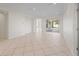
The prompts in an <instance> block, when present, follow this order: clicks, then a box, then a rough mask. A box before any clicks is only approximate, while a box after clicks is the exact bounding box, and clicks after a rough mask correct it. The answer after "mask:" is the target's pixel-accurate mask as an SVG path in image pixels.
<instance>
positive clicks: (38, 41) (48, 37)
mask: <svg viewBox="0 0 79 59" xmlns="http://www.w3.org/2000/svg"><path fill="white" fill-rule="evenodd" d="M0 55H2V56H4V55H5V56H70V55H72V54H71V53H70V51H69V49H68V47H67V46H66V44H65V42H64V39H62V37H61V35H60V34H59V33H56V32H53V33H50V32H47V33H30V34H28V35H25V36H22V37H18V38H15V39H10V40H5V41H0Z"/></svg>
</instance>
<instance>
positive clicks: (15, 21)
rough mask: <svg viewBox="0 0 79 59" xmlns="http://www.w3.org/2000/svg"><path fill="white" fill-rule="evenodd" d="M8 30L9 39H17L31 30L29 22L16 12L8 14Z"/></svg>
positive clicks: (23, 15)
mask: <svg viewBox="0 0 79 59" xmlns="http://www.w3.org/2000/svg"><path fill="white" fill-rule="evenodd" d="M8 26H9V30H8V32H9V33H8V36H9V39H12V38H15V37H19V36H22V35H25V34H27V33H30V32H31V31H32V30H31V20H30V19H28V18H27V17H26V16H25V14H22V13H20V12H18V11H10V12H9V23H8Z"/></svg>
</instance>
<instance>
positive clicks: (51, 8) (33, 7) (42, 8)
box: [0, 3, 66, 17]
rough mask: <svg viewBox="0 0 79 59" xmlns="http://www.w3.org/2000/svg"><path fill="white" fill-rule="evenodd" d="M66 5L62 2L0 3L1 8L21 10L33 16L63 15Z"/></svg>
mask: <svg viewBox="0 0 79 59" xmlns="http://www.w3.org/2000/svg"><path fill="white" fill-rule="evenodd" d="M65 5H66V4H62V3H60V4H58V3H57V4H53V3H4V4H3V3H2V4H0V8H3V9H6V10H14V11H20V12H22V13H26V14H27V15H31V16H37V17H43V16H61V15H63V13H64V7H65Z"/></svg>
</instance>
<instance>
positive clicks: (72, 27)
mask: <svg viewBox="0 0 79 59" xmlns="http://www.w3.org/2000/svg"><path fill="white" fill-rule="evenodd" d="M66 7H67V8H66V11H65V14H64V17H63V34H64V39H65V41H66V43H67V45H68V47H69V49H70V51H71V53H72V54H73V55H74V54H75V50H76V45H75V44H76V43H77V42H76V29H77V28H76V20H77V12H76V9H77V6H76V4H68V5H67V6H66Z"/></svg>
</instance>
